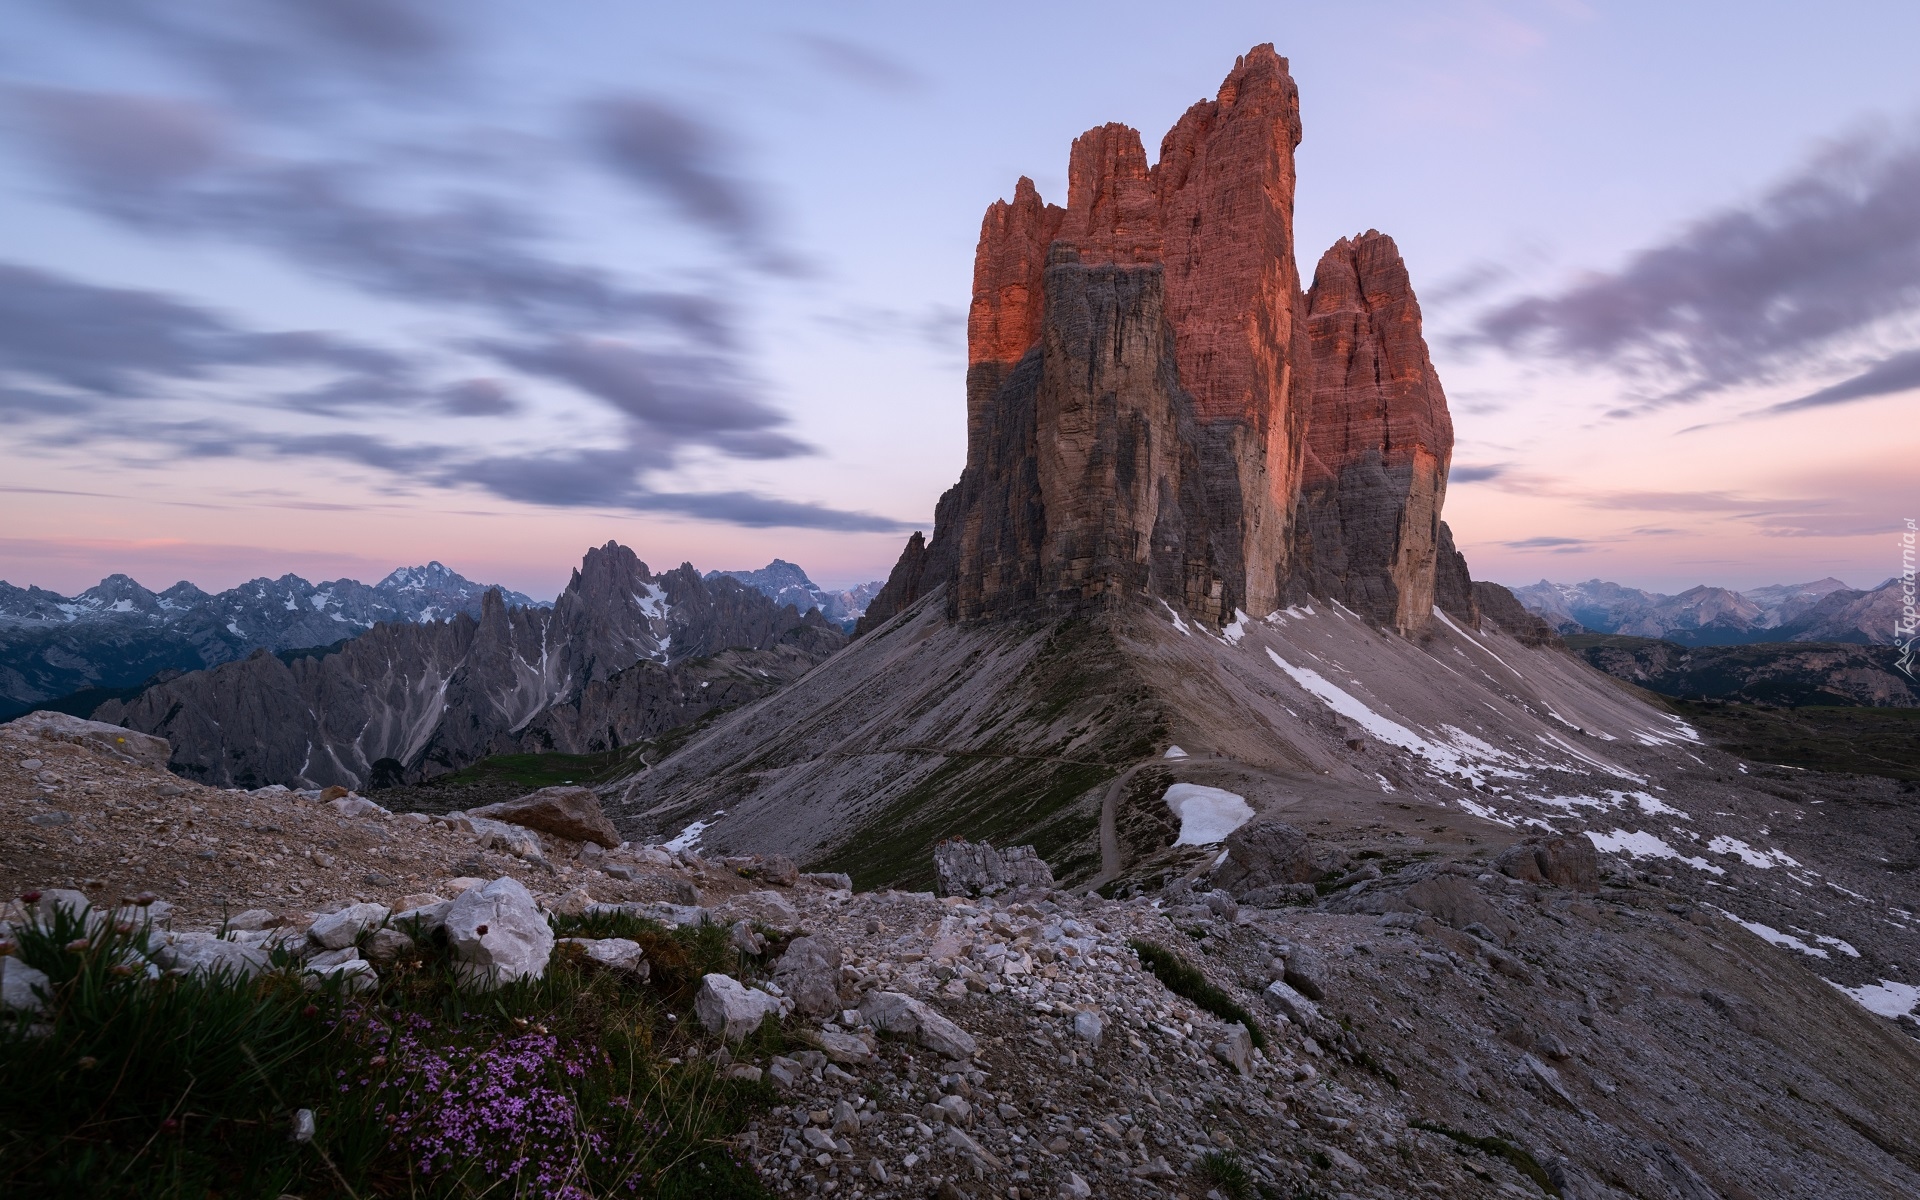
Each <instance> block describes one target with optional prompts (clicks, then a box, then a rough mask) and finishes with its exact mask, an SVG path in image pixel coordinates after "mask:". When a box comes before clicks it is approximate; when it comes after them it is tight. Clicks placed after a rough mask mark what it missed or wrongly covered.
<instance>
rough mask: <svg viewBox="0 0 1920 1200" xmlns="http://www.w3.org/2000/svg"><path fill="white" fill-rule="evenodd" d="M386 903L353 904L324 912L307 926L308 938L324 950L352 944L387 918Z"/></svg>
mask: <svg viewBox="0 0 1920 1200" xmlns="http://www.w3.org/2000/svg"><path fill="white" fill-rule="evenodd" d="M387 915H388V909H387V906H386V905H384V904H351V905H348V906H347V907H346V908H343V909H341V910H340V911H339V912H335V913H322V914H321V915H320V916H318V917H315V918H314V921H313V924H312V925H310V926H308V927H307V938H308V940H309V941H311V942H312V943H313V944H314V945H316V946H318V947H320V948H321V949H323V950H338V949H340V948H341V947H342V946H351V945H352V944H353V943H354V941H355V940H356V939H357V938H359V936H360V935H361V934H362V933H365V932H366V931H367V930H369V929H372V928H374V927H376V926H378V925H379V924H380V923H381V922H382V921H385V920H386V919H387Z"/></svg>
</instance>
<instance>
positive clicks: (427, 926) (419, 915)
mask: <svg viewBox="0 0 1920 1200" xmlns="http://www.w3.org/2000/svg"><path fill="white" fill-rule="evenodd" d="M451 911H453V901H451V900H437V901H435V902H434V903H432V904H423V905H421V906H420V907H419V908H409V909H407V910H406V911H405V912H398V913H395V914H393V922H392V923H393V924H394V925H395V926H397V927H398V928H400V929H402V930H406V929H409V928H412V927H413V926H414V925H416V924H417V925H418V926H419V929H420V932H421V933H423V934H426V933H432V932H433V931H434V930H436V929H438V928H440V927H441V926H442V925H445V924H446V923H447V914H448V913H449V912H451Z"/></svg>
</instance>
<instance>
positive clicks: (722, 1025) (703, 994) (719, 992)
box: [693, 974, 782, 1041]
mask: <svg viewBox="0 0 1920 1200" xmlns="http://www.w3.org/2000/svg"><path fill="white" fill-rule="evenodd" d="M781 1007H782V1006H781V1003H780V1000H779V998H778V997H775V996H769V995H768V994H767V993H765V992H761V991H755V990H754V989H752V988H749V987H747V986H745V985H744V984H742V983H741V982H740V981H739V980H737V979H735V978H733V977H732V976H730V975H720V974H712V975H708V976H706V977H705V978H704V979H702V980H701V981H700V991H699V992H698V993H697V994H696V995H695V996H694V998H693V1011H694V1014H695V1015H696V1016H698V1017H699V1018H700V1024H702V1025H704V1026H706V1028H707V1031H708V1032H709V1033H717V1034H719V1035H721V1036H722V1037H724V1038H725V1039H727V1040H728V1041H737V1040H738V1039H740V1038H743V1037H745V1036H746V1035H748V1034H750V1033H752V1032H753V1031H754V1030H756V1029H758V1028H760V1022H761V1021H762V1020H764V1019H765V1017H766V1015H767V1014H768V1013H772V1014H774V1015H775V1016H776V1017H777V1016H780V1015H781V1011H780V1010H781Z"/></svg>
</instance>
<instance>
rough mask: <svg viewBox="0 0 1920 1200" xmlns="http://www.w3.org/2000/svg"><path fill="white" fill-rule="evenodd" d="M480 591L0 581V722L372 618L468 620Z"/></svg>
mask: <svg viewBox="0 0 1920 1200" xmlns="http://www.w3.org/2000/svg"><path fill="white" fill-rule="evenodd" d="M488 590H489V589H488V587H487V586H486V585H484V584H477V583H474V582H473V581H471V580H469V579H466V578H464V577H462V576H461V575H460V574H459V573H457V572H455V571H452V570H449V569H448V568H447V567H445V566H442V565H441V564H440V563H437V562H432V563H428V564H427V565H426V566H424V567H401V568H400V569H399V570H396V571H394V572H392V573H391V574H389V575H388V576H387V577H386V578H384V579H382V580H381V581H380V582H379V583H376V584H371V585H369V584H364V583H360V582H358V581H357V580H352V579H335V580H332V581H330V582H326V583H318V584H314V583H308V582H307V581H306V580H304V579H302V578H300V577H299V576H298V575H282V576H281V577H280V578H278V579H264V578H263V579H255V580H252V581H250V582H247V583H243V584H241V585H240V586H239V587H236V588H229V589H228V590H226V591H224V592H212V593H209V592H205V591H202V590H201V589H200V588H197V587H195V586H194V585H193V584H191V583H187V582H185V581H182V582H180V583H176V584H174V585H173V586H172V587H170V588H167V589H166V590H165V591H161V592H152V591H148V590H147V589H146V588H143V587H141V586H140V585H139V584H138V583H136V582H134V581H133V580H132V579H130V578H128V577H127V576H125V575H110V576H108V577H107V578H105V579H103V580H101V581H100V582H99V584H97V585H96V586H94V587H90V588H88V589H87V590H86V591H84V592H81V593H80V594H79V595H77V596H62V595H60V594H58V593H56V592H50V591H47V590H45V589H44V588H37V587H28V588H19V587H14V586H12V585H11V584H8V583H4V582H0V719H5V718H8V717H12V716H14V715H16V714H18V713H20V712H23V711H25V710H26V709H27V708H29V707H31V706H34V705H36V704H40V703H44V702H46V701H50V700H57V699H58V698H60V697H66V696H69V695H71V694H73V693H76V692H84V693H85V695H83V696H80V697H77V698H76V701H75V703H76V705H84V704H86V703H87V702H88V701H91V704H93V705H98V704H100V703H103V702H104V701H106V700H107V699H109V698H110V697H109V696H108V695H107V694H106V693H108V692H113V691H116V690H118V691H122V692H127V691H132V690H135V689H137V687H138V685H140V684H142V683H144V682H145V681H146V680H147V679H149V678H150V677H152V676H154V675H156V674H160V673H163V672H167V673H172V672H181V671H195V670H199V669H201V668H203V667H211V666H215V665H218V664H220V663H223V662H232V661H234V660H236V659H240V658H245V657H246V656H247V655H248V654H251V653H252V652H253V651H255V650H271V651H280V650H294V649H303V648H306V647H311V646H326V645H330V644H332V643H334V642H337V641H340V640H341V639H342V638H349V637H353V636H355V635H357V634H360V633H363V632H365V631H366V630H369V629H372V628H373V627H374V625H376V624H378V623H379V622H382V621H385V622H387V623H389V624H395V623H416V622H421V621H434V620H444V619H446V618H448V617H451V616H453V615H454V614H455V613H466V614H468V615H469V616H478V615H479V614H480V603H481V598H482V597H483V596H484V595H485V594H486V593H487V591H488ZM501 594H502V596H504V597H505V599H506V602H507V603H508V604H509V605H510V606H520V607H530V606H532V605H533V601H532V600H530V599H528V598H527V597H525V596H522V595H521V594H520V593H518V592H511V591H504V590H503V591H502V592H501ZM67 711H83V710H82V709H79V708H78V707H73V708H69V709H68V710H67Z"/></svg>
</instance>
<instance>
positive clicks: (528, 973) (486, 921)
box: [445, 876, 553, 989]
mask: <svg viewBox="0 0 1920 1200" xmlns="http://www.w3.org/2000/svg"><path fill="white" fill-rule="evenodd" d="M445 927H446V932H447V941H448V942H449V944H451V945H452V947H453V956H454V959H455V960H456V962H457V963H458V967H459V972H460V975H461V978H462V981H463V982H465V983H467V984H468V985H469V986H474V987H479V988H482V989H489V988H494V987H498V986H499V985H500V984H503V983H508V982H511V981H513V980H516V979H538V978H540V976H542V975H543V974H545V973H546V970H547V959H548V958H549V957H551V955H552V954H553V930H552V928H550V927H549V926H548V925H547V918H546V915H545V914H543V913H542V912H541V911H540V908H539V906H538V905H536V904H535V903H534V902H533V896H532V895H531V894H530V893H529V892H528V891H527V889H526V888H525V887H523V886H522V885H521V884H520V882H519V881H518V880H516V879H513V878H511V877H509V876H502V877H500V878H499V879H496V880H494V881H493V882H492V883H489V884H486V885H484V886H481V887H476V888H468V889H467V890H466V891H464V892H462V893H460V897H459V899H457V900H455V901H454V902H453V905H452V907H451V908H449V909H448V910H447V918H446V926H445Z"/></svg>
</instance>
